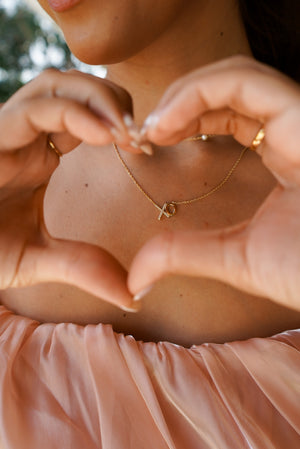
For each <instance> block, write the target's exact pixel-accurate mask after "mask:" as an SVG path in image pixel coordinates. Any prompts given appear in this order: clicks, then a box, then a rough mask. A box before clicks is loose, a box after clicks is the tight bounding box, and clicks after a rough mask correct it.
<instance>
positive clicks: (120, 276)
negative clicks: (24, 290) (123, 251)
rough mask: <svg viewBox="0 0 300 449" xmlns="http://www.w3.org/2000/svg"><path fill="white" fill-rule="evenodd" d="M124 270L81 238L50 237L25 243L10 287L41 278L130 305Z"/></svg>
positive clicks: (114, 260)
mask: <svg viewBox="0 0 300 449" xmlns="http://www.w3.org/2000/svg"><path fill="white" fill-rule="evenodd" d="M126 278H127V272H126V270H125V269H124V268H123V267H122V266H121V264H120V263H119V262H118V261H117V260H116V259H115V258H114V257H113V256H112V255H111V254H109V253H108V252H107V251H105V250H103V249H101V248H99V247H97V246H96V245H90V244H88V243H84V242H73V241H68V240H63V239H51V240H50V241H49V244H48V245H47V246H45V247H39V246H33V245H28V246H27V247H26V248H25V250H24V253H23V256H22V259H21V261H20V264H19V266H18V270H17V272H16V274H15V278H14V280H13V282H12V283H11V285H10V287H21V286H25V285H34V284H37V283H42V282H62V283H67V284H70V285H74V286H76V287H78V288H80V289H82V290H85V291H87V292H88V293H90V294H92V295H95V296H97V297H98V298H101V299H103V300H105V301H108V302H110V303H111V304H114V305H116V306H119V307H121V308H122V307H125V308H130V307H131V305H132V295H131V294H130V292H129V291H128V289H127V286H126Z"/></svg>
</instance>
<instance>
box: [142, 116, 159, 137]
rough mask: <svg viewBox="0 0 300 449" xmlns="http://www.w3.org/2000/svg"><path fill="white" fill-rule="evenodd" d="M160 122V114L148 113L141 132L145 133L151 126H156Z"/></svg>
mask: <svg viewBox="0 0 300 449" xmlns="http://www.w3.org/2000/svg"><path fill="white" fill-rule="evenodd" d="M158 122H159V116H158V115H156V114H150V115H148V117H147V118H146V120H145V121H144V124H143V126H142V129H141V132H140V134H141V135H144V134H145V133H146V132H147V130H148V129H149V128H155V127H156V126H157V124H158Z"/></svg>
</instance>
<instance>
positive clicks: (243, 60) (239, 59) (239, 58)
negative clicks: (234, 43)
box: [229, 54, 257, 66]
mask: <svg viewBox="0 0 300 449" xmlns="http://www.w3.org/2000/svg"><path fill="white" fill-rule="evenodd" d="M229 61H232V63H233V64H234V65H237V66H245V65H246V66H249V65H251V66H254V65H255V64H256V63H257V61H256V60H255V59H254V58H253V57H252V56H248V55H242V54H236V55H232V56H230V57H229Z"/></svg>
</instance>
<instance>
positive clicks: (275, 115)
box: [128, 56, 300, 310]
mask: <svg viewBox="0 0 300 449" xmlns="http://www.w3.org/2000/svg"><path fill="white" fill-rule="evenodd" d="M299 125H300V88H299V86H298V85H297V84H296V83H295V82H293V81H292V80H290V79H289V78H287V77H285V76H284V75H282V74H281V73H279V72H277V71H276V70H273V69H271V68H270V67H268V66H265V65H263V64H260V63H258V62H256V61H254V60H252V59H250V58H248V57H241V56H239V57H232V58H229V59H227V60H224V61H221V62H217V63H215V64H212V65H210V66H207V67H204V68H201V69H200V70H197V71H195V72H193V73H191V74H189V75H187V76H185V77H183V78H181V79H179V80H178V81H176V82H175V83H174V84H173V85H172V86H171V87H170V88H169V89H168V91H167V92H166V94H165V95H164V97H163V98H162V100H161V102H160V104H159V105H158V107H157V109H156V110H155V111H154V112H153V113H152V114H151V116H150V117H149V118H148V120H147V122H146V124H145V128H144V135H145V136H146V137H147V138H149V140H151V141H153V142H155V143H157V144H161V145H172V144H175V143H177V142H179V141H181V140H183V139H184V138H186V137H188V136H191V135H194V134H198V133H207V134H232V135H233V136H234V137H235V139H236V140H237V141H239V142H240V143H241V144H243V145H248V146H249V145H250V144H251V142H252V140H253V138H254V136H255V135H256V134H257V132H258V130H259V129H260V128H261V127H262V126H263V127H264V129H265V139H264V141H263V142H262V143H261V144H260V146H259V147H258V149H257V152H258V153H259V154H260V155H261V156H262V161H263V163H264V164H265V165H266V167H268V168H269V170H270V171H271V172H272V173H273V174H274V176H275V177H276V178H277V180H278V185H277V186H276V187H275V188H274V190H273V191H272V192H271V194H270V195H269V196H268V198H267V199H266V200H265V202H264V203H263V204H262V206H261V207H260V208H259V210H258V211H257V212H256V213H255V215H254V216H253V218H252V219H251V220H247V221H245V222H243V223H241V224H239V225H237V226H234V227H229V228H225V229H222V230H216V231H196V232H195V231H192V232H188V231H186V232H166V233H164V234H161V235H158V236H156V237H154V238H153V239H151V240H150V241H149V242H147V243H146V244H145V246H144V247H143V248H142V249H141V250H140V251H139V253H138V254H137V255H136V257H135V259H134V260H133V263H132V267H131V269H130V273H129V280H128V285H129V289H130V291H131V292H132V293H133V294H136V293H137V292H141V291H143V290H144V289H145V288H146V287H147V286H149V285H151V284H153V283H154V282H155V281H157V280H158V279H159V278H161V277H163V276H165V275H167V274H171V273H176V274H184V275H190V276H205V277H210V278H214V279H218V280H220V281H224V282H226V283H228V284H231V285H232V286H234V287H236V288H238V289H240V290H244V291H246V292H249V293H251V294H255V295H258V296H263V297H268V298H270V299H272V300H274V301H276V302H278V303H280V304H283V305H285V306H287V307H290V308H294V309H297V310H300V126H299Z"/></svg>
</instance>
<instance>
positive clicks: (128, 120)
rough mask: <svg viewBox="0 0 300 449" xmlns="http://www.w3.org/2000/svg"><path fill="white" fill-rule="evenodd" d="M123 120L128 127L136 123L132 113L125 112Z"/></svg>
mask: <svg viewBox="0 0 300 449" xmlns="http://www.w3.org/2000/svg"><path fill="white" fill-rule="evenodd" d="M123 121H124V123H125V125H126V126H127V128H131V127H132V126H133V125H134V122H133V118H132V116H131V115H130V114H124V115H123Z"/></svg>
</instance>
